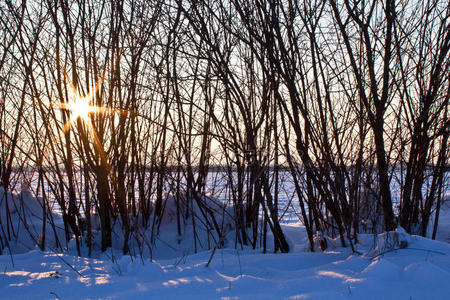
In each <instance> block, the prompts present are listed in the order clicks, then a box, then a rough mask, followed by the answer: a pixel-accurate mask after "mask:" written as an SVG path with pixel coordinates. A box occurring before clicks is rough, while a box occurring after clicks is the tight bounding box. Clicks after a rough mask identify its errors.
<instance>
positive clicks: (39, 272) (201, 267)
mask: <svg viewBox="0 0 450 300" xmlns="http://www.w3.org/2000/svg"><path fill="white" fill-rule="evenodd" d="M365 239H366V241H365V242H367V244H370V243H371V242H370V241H371V238H370V237H369V236H366V237H365ZM363 240H364V238H363ZM409 240H410V243H409V245H408V247H407V248H405V249H399V250H394V251H388V252H387V253H385V254H383V255H380V256H376V257H374V256H375V255H376V252H377V251H376V249H375V250H372V251H371V250H370V248H371V247H370V246H369V245H365V246H358V249H359V250H360V251H361V252H362V253H363V254H352V253H351V251H350V250H349V249H347V248H345V249H344V248H336V249H334V250H333V251H327V252H325V253H311V252H297V253H289V254H262V253H260V251H237V250H235V249H219V250H217V251H216V253H215V255H214V257H213V259H212V262H211V264H210V265H209V267H206V264H207V261H208V259H209V257H210V255H211V251H205V252H202V253H199V254H195V255H189V256H186V257H183V258H175V259H170V260H159V261H155V262H153V263H151V262H150V261H144V263H143V262H142V261H140V260H135V261H132V260H131V258H130V257H129V256H124V257H122V258H120V259H118V260H116V261H115V262H112V261H111V259H110V257H109V256H108V255H104V257H102V258H101V259H89V258H78V257H76V256H71V255H66V254H64V255H61V254H54V253H50V252H40V251H38V250H34V251H31V252H29V253H26V254H19V255H14V256H13V258H12V260H13V261H14V265H13V264H12V261H11V257H9V256H8V255H3V256H0V266H1V273H0V291H1V292H0V298H2V299H282V298H287V299H448V297H449V295H450V245H449V244H448V243H443V242H438V241H431V240H429V239H424V238H421V237H409ZM365 242H364V241H363V244H365ZM69 265H70V266H69Z"/></svg>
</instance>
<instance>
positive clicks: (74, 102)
mask: <svg viewBox="0 0 450 300" xmlns="http://www.w3.org/2000/svg"><path fill="white" fill-rule="evenodd" d="M61 107H62V108H63V109H65V110H68V111H69V112H70V114H71V120H72V121H73V122H75V121H76V120H77V119H81V121H82V122H83V123H88V122H89V118H90V114H94V113H96V112H97V108H96V107H95V106H92V104H91V99H90V98H88V97H74V98H73V99H71V100H69V102H67V103H63V104H62V105H61Z"/></svg>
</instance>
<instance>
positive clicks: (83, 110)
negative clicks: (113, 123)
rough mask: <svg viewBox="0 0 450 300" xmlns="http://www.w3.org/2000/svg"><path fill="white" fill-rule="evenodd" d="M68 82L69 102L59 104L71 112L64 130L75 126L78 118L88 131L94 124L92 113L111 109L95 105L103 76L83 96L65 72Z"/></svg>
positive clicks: (61, 107)
mask: <svg viewBox="0 0 450 300" xmlns="http://www.w3.org/2000/svg"><path fill="white" fill-rule="evenodd" d="M65 77H66V84H67V85H68V87H69V89H68V98H67V102H63V103H60V104H59V105H58V106H59V108H60V109H61V110H66V111H68V112H69V114H70V115H69V120H68V121H67V122H66V124H65V126H64V129H63V132H66V131H67V130H69V129H70V128H71V127H73V126H74V125H75V124H76V123H77V121H78V120H80V121H81V123H82V124H83V125H85V126H86V128H87V129H88V131H92V129H93V126H92V122H91V115H92V114H100V113H107V112H108V111H109V110H108V109H107V108H104V107H98V106H95V105H93V102H94V101H95V94H96V92H97V91H98V89H99V87H100V86H101V84H102V82H103V78H101V79H100V80H99V81H97V82H95V84H94V86H92V87H91V89H90V90H89V92H88V93H87V94H86V95H84V96H82V95H80V93H79V92H78V89H77V88H76V87H75V85H74V84H73V83H72V81H71V80H70V78H69V77H68V76H67V74H65Z"/></svg>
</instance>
